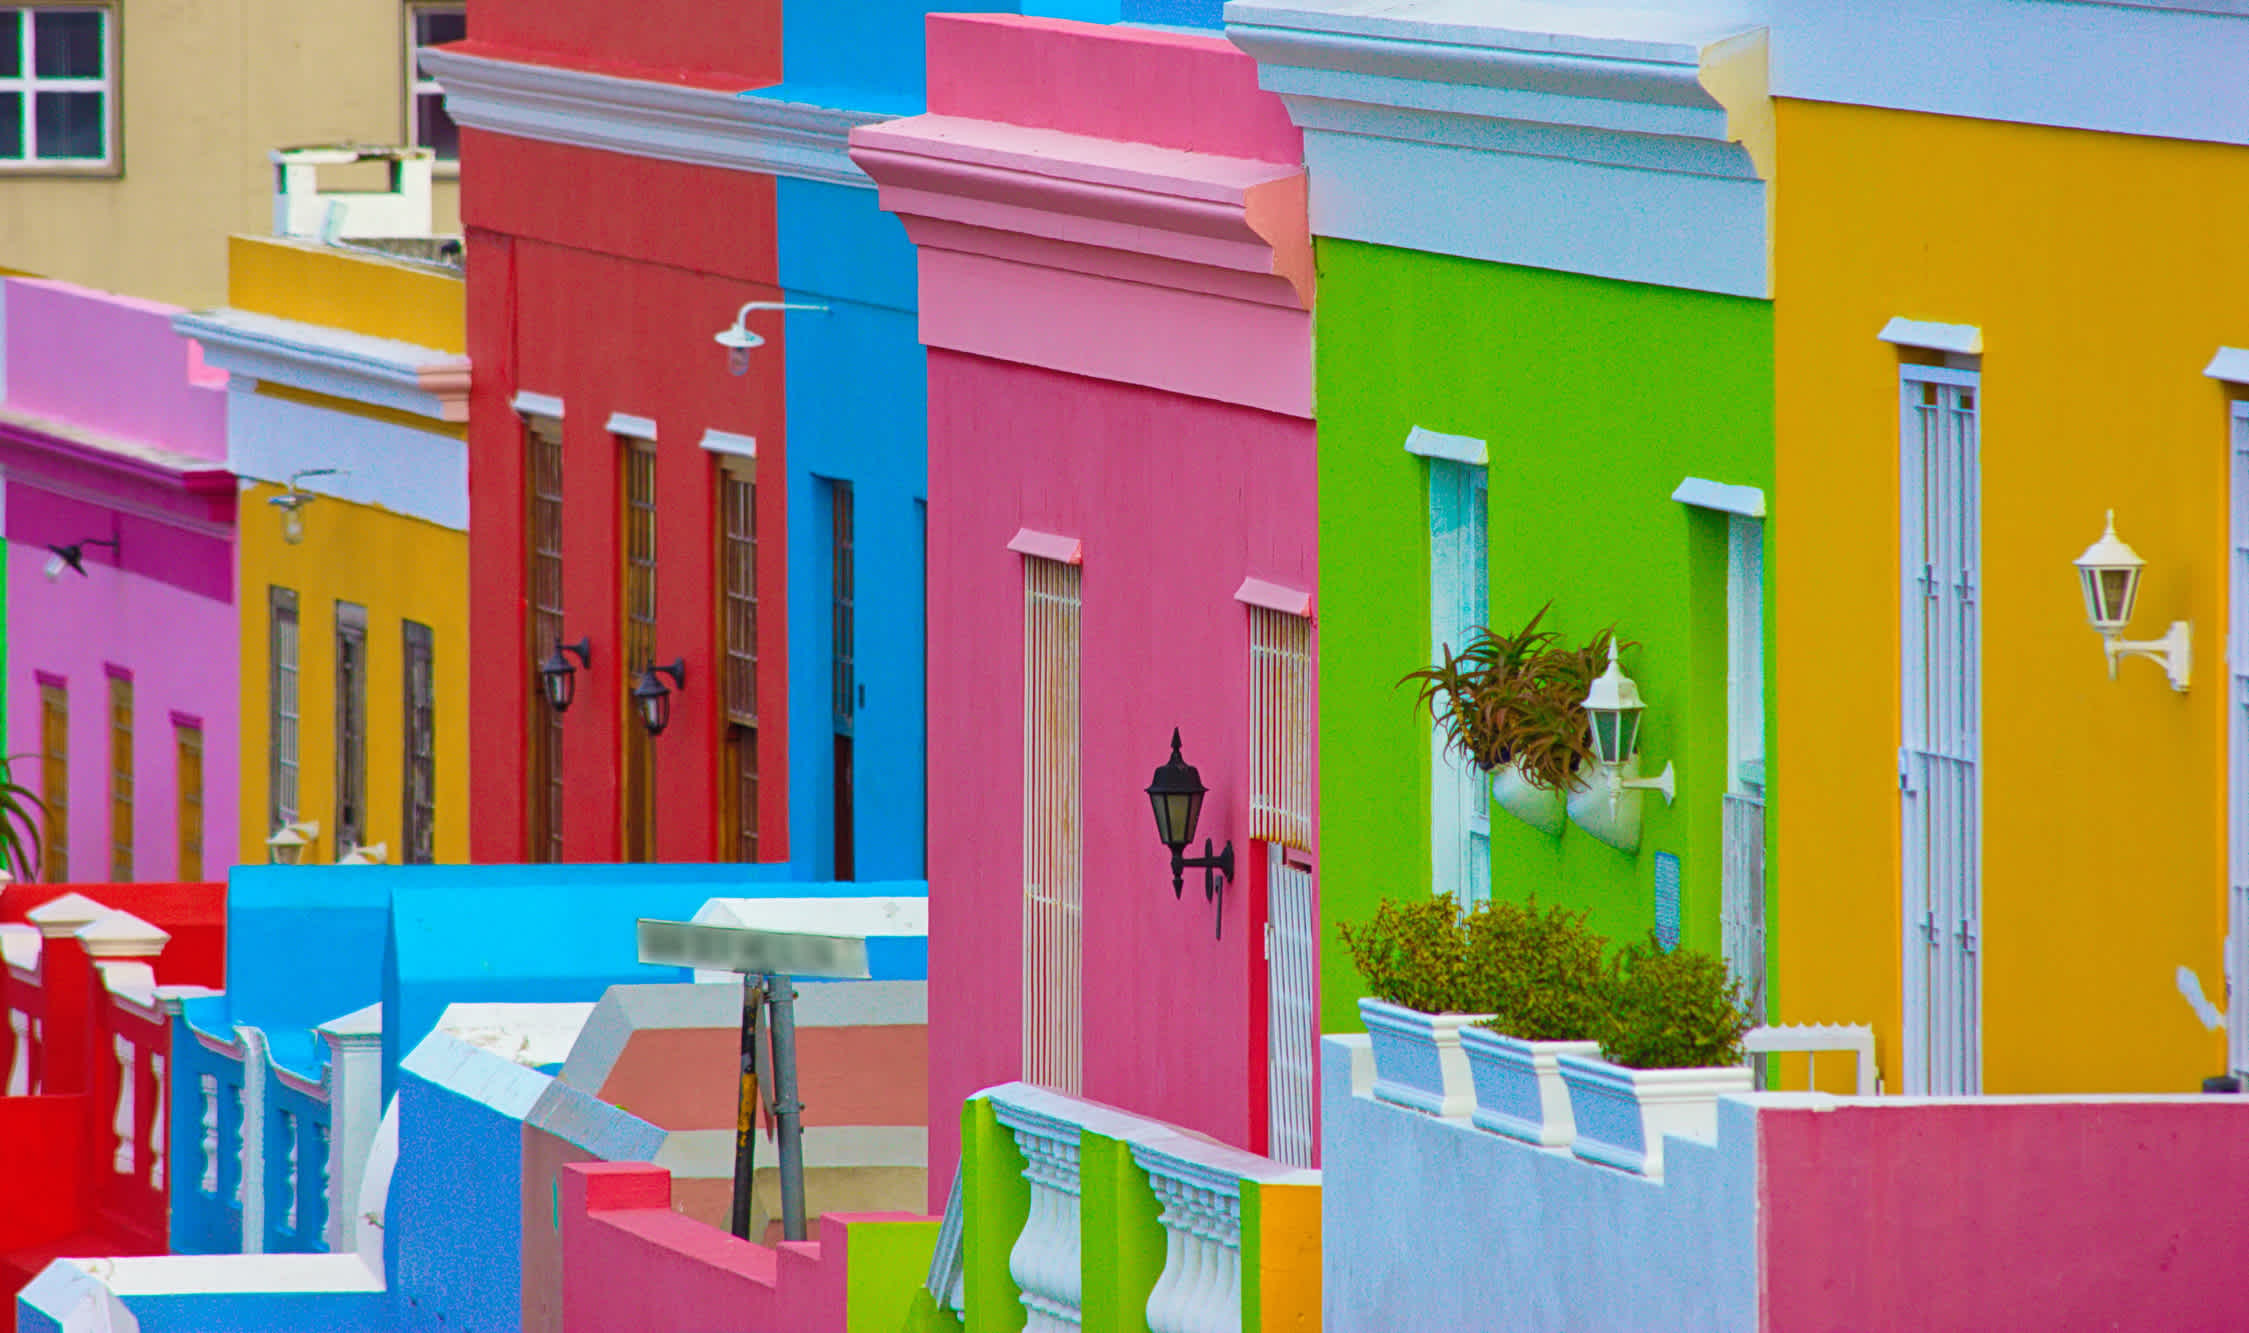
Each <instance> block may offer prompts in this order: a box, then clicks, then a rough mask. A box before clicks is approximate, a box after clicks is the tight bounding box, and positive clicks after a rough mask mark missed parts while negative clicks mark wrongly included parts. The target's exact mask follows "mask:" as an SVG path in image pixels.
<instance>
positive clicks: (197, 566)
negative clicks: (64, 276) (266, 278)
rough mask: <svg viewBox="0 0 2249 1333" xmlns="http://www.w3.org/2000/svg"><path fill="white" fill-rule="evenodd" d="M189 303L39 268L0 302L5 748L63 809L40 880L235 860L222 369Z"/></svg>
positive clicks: (139, 873)
mask: <svg viewBox="0 0 2249 1333" xmlns="http://www.w3.org/2000/svg"><path fill="white" fill-rule="evenodd" d="M177 313H178V311H177V310H176V309H174V308H173V307H170V306H163V305H158V304H156V303H153V302H147V301H138V300H133V299H129V298H126V297H120V296H111V295H108V294H106V293H100V292H93V291H88V290H86V289H84V288H80V287H74V286H71V285H69V284H67V283H58V282H46V281H38V280H32V279H22V278H11V279H7V280H6V281H5V284H4V294H0V339H4V342H0V390H4V392H0V471H4V473H5V482H4V485H5V493H4V494H5V518H4V524H5V533H6V538H7V543H6V545H7V593H6V597H7V605H6V623H7V641H6V654H7V656H6V681H7V688H6V694H7V741H8V744H7V750H6V752H7V753H8V754H9V755H12V756H17V757H16V758H15V759H14V761H13V763H12V764H11V767H10V771H11V773H12V776H13V777H14V779H15V780H16V781H18V782H20V783H22V784H23V785H25V786H27V787H29V788H31V789H32V790H33V791H35V792H38V793H39V794H40V796H41V798H42V799H43V800H45V801H46V802H47V803H48V805H49V806H50V807H55V808H54V809H53V810H51V814H52V816H53V817H54V818H55V819H57V820H60V821H61V831H62V832H63V833H64V835H65V836H64V838H63V839H62V845H61V846H60V847H55V846H52V845H50V847H49V849H48V850H49V852H50V856H49V860H48V864H47V865H46V866H45V867H43V868H42V869H43V873H42V874H41V876H40V877H41V878H43V879H47V880H52V881H61V880H66V879H75V880H79V881H84V882H96V881H107V880H191V881H192V880H202V879H205V878H220V877H223V876H224V873H225V870H226V867H227V866H229V865H231V864H233V862H234V859H235V824H236V820H235V808H234V793H235V790H236V787H237V785H238V784H237V780H236V768H237V763H238V760H237V751H238V746H237V742H236V732H235V719H236V713H237V709H238V707H239V705H238V703H237V700H238V698H239V695H240V691H241V686H240V682H239V680H238V672H237V653H236V650H235V644H236V642H237V638H238V631H237V627H236V623H235V605H234V512H235V480H234V476H233V474H232V473H230V472H229V471H228V470H227V466H226V398H227V395H226V389H225V379H226V377H225V376H224V375H223V374H220V373H218V372H214V371H210V370H208V369H206V368H205V367H204V366H203V364H202V362H201V358H200V357H199V355H198V354H197V350H196V348H195V345H194V344H193V343H192V342H190V341H188V340H187V339H185V338H181V337H179V336H178V335H176V334H174V333H173V332H172V325H171V320H172V316H173V315H175V314H177ZM72 561H75V564H73V563H72ZM128 752H129V754H130V756H131V762H130V764H129V765H126V764H124V763H121V762H119V761H120V760H121V759H122V758H123V756H124V755H125V754H127V753H128ZM58 796H59V797H60V798H61V799H60V800H59V801H58V800H57V797H58ZM128 829H129V830H130V834H129V836H126V831H127V830H128ZM53 841H54V840H53V838H52V837H51V835H50V837H49V842H50V844H52V843H53Z"/></svg>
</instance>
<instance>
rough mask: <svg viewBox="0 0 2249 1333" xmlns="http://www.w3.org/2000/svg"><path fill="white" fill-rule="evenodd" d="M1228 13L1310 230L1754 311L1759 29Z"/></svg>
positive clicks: (1376, 6) (1531, 2) (1761, 269)
mask: <svg viewBox="0 0 2249 1333" xmlns="http://www.w3.org/2000/svg"><path fill="white" fill-rule="evenodd" d="M1686 8H1687V9H1688V10H1689V11H1691V12H1656V11H1650V10H1623V9H1592V8H1587V9H1576V8H1572V7H1567V6H1559V5H1553V4H1545V3H1537V2H1536V0H1234V2H1233V3H1230V4H1228V5H1227V6H1226V19H1227V28H1226V33H1227V36H1228V37H1229V38H1231V39H1232V40H1233V42H1234V44H1235V45H1236V46H1238V47H1240V48H1241V49H1242V50H1244V51H1246V52H1248V53H1249V54H1250V55H1252V56H1254V57H1256V59H1257V61H1258V83H1259V86H1261V87H1263V88H1265V89H1267V90H1268V91H1271V92H1275V93H1278V94H1280V96H1281V98H1282V100H1283V101H1285V102H1286V103H1287V104H1288V108H1289V114H1290V116H1291V117H1293V118H1294V119H1295V121H1296V123H1297V124H1298V125H1299V126H1301V127H1302V128H1303V130H1304V132H1305V157H1306V161H1307V164H1308V166H1309V167H1310V177H1311V183H1312V196H1311V208H1312V230H1313V232H1314V234H1316V235H1322V236H1337V237H1342V238H1346V239H1352V240H1364V241H1371V242H1374V243H1377V244H1383V245H1391V246H1400V247H1404V248H1409V249H1420V250H1428V251H1433V252H1436V253H1442V254H1452V255H1459V256H1462V257H1466V258H1472V259H1485V260H1493V261H1497V262H1502V263H1514V264H1526V265H1531V266H1534V267H1539V268H1552V269H1559V270H1562V271H1565V272H1576V273H1589V274H1594V275H1597V276H1601V277H1611V278H1622V279H1626V280H1630V281H1638V282H1652V283H1660V284H1664V285H1668V286H1679V287H1689V288H1696V289H1700V290H1707V291H1718V292H1726V293H1731V294H1735V295H1746V296H1763V295H1765V294H1766V293H1767V291H1768V288H1769V281H1768V264H1767V246H1766V234H1767V226H1766V221H1767V209H1766V197H1765V184H1764V183H1765V181H1767V180H1769V179H1770V178H1771V176H1772V165H1773V133H1772V109H1771V101H1770V99H1769V98H1768V97H1767V96H1766V92H1765V86H1764V85H1765V58H1764V57H1765V51H1764V43H1765V35H1764V29H1763V27H1762V26H1761V21H1760V18H1759V16H1758V11H1757V8H1756V7H1755V6H1754V5H1750V4H1727V3H1724V2H1723V0H1710V2H1709V3H1705V4H1696V5H1689V6H1686Z"/></svg>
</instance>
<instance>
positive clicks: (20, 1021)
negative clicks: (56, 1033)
mask: <svg viewBox="0 0 2249 1333" xmlns="http://www.w3.org/2000/svg"><path fill="white" fill-rule="evenodd" d="M31 1029H32V1022H31V1015H29V1014H27V1013H25V1012H24V1011H23V1010H21V1009H10V1010H9V1011H8V1032H9V1034H10V1036H11V1037H12V1038H13V1040H14V1041H15V1052H16V1058H15V1062H14V1063H13V1064H11V1065H10V1066H9V1067H8V1091H7V1095H8V1096H10V1097H23V1096H27V1095H29V1094H30V1092H31V1040H32V1039H31Z"/></svg>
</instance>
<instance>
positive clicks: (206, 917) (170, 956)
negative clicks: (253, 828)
mask: <svg viewBox="0 0 2249 1333" xmlns="http://www.w3.org/2000/svg"><path fill="white" fill-rule="evenodd" d="M70 893H78V894H84V895H85V896H86V897H88V898H91V899H93V900H94V901H95V902H98V903H100V904H101V905H102V906H104V907H111V908H115V909H117V910H118V911H120V912H131V913H132V914H133V915H134V916H137V917H139V918H140V919H141V920H143V921H146V922H147V923H149V924H150V925H152V926H155V927H158V928H159V929H161V930H163V931H164V932H165V933H166V934H168V935H170V936H171V937H172V938H171V941H170V942H169V943H167V944H166V945H165V946H164V952H163V953H162V954H160V955H158V956H157V958H156V960H155V961H156V980H157V983H158V984H159V985H165V986H209V987H211V988H213V989H214V990H216V989H220V988H222V987H223V986H224V985H225V984H226V884H225V882H224V881H220V882H216V883H209V884H9V885H6V886H4V887H0V923H9V922H21V921H23V920H24V919H25V916H26V914H27V913H29V912H32V911H34V910H35V909H37V908H40V907H43V906H45V905H46V904H48V903H50V902H53V901H54V900H55V899H57V898H60V897H62V896H63V895H65V894H70Z"/></svg>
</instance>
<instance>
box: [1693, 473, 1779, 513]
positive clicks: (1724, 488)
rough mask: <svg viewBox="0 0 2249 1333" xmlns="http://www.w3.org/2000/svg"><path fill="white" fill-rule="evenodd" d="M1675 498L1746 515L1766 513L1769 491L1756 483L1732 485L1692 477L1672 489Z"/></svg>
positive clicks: (1720, 510)
mask: <svg viewBox="0 0 2249 1333" xmlns="http://www.w3.org/2000/svg"><path fill="white" fill-rule="evenodd" d="M1671 498H1672V499H1674V500H1677V501H1678V502H1679V503H1680V504H1683V505H1693V506H1694V507H1695V508H1697V509H1714V510H1716V511H1718V512H1719V513H1721V514H1739V515H1741V516H1742V517H1743V518H1763V517H1764V516H1765V492H1764V491H1763V490H1762V489H1760V488H1759V487H1756V486H1729V485H1727V484H1726V483H1724V482H1722V481H1710V480H1708V479H1706V478H1703V477H1689V478H1687V479H1686V480H1685V481H1682V482H1680V483H1679V487H1678V489H1677V490H1674V491H1673V492H1671Z"/></svg>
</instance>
